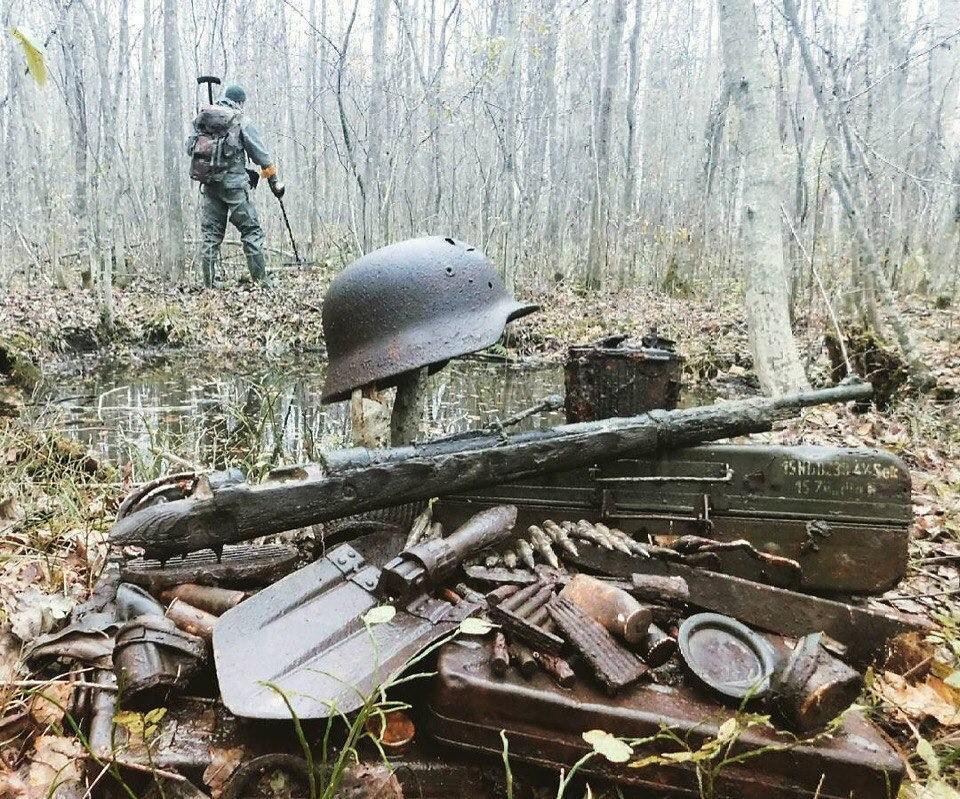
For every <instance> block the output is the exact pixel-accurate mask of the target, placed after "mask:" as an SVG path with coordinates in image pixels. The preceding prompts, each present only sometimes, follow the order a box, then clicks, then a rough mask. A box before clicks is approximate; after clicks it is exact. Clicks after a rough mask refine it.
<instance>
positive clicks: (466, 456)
mask: <svg viewBox="0 0 960 799" xmlns="http://www.w3.org/2000/svg"><path fill="white" fill-rule="evenodd" d="M872 391H873V389H872V386H870V384H869V383H863V382H856V383H850V384H842V385H839V386H834V387H832V388H827V389H821V390H811V391H805V392H801V393H797V394H790V395H786V396H783V397H778V398H775V399H769V398H754V399H748V400H739V401H736V402H728V403H721V404H718V405H709V406H703V407H697V408H683V409H679V410H674V411H662V410H657V411H650V412H649V413H644V414H641V415H639V416H633V417H629V418H620V419H604V420H601V421H597V422H582V423H579V424H568V425H560V426H558V427H554V428H551V429H548V430H534V431H529V432H525V433H518V434H515V435H512V436H505V435H485V434H480V435H470V434H467V435H461V436H454V437H451V438H446V439H438V440H436V441H431V442H425V443H423V444H414V445H411V446H406V447H398V448H394V449H384V450H366V449H362V448H356V449H348V450H341V451H338V452H333V453H330V454H329V455H328V456H326V457H325V458H324V460H323V461H322V462H321V463H318V464H307V465H305V466H298V467H293V468H288V469H281V470H278V471H276V472H274V473H272V474H271V476H270V477H268V479H267V480H265V481H264V482H262V483H259V484H257V485H251V484H249V483H243V482H240V483H230V482H225V483H224V484H222V485H217V486H211V485H210V484H209V483H208V482H202V483H201V487H200V488H199V489H198V490H196V491H195V492H194V494H193V495H192V496H190V497H188V498H186V499H180V500H175V501H171V502H165V503H161V504H157V505H151V506H148V507H145V508H142V509H140V510H137V511H134V512H133V513H130V514H129V515H127V516H124V517H123V518H120V519H118V520H117V522H116V524H115V525H114V526H113V529H112V530H111V532H110V539H111V541H112V543H114V544H116V545H121V546H131V545H132V546H139V547H143V548H144V550H145V551H146V554H147V555H148V556H151V557H158V558H160V559H161V560H162V559H165V558H167V557H170V556H171V555H177V554H184V553H187V552H193V551H196V550H199V549H206V548H210V549H213V550H214V551H215V552H219V551H220V550H221V549H222V548H223V545H224V544H231V543H237V542H240V541H247V540H249V539H252V538H257V537H260V536H264V535H272V534H275V533H281V532H284V531H286V530H293V529H297V528H299V527H306V526H308V525H311V524H316V523H319V522H324V521H330V520H332V519H338V518H342V517H344V516H351V515H353V514H356V513H363V512H365V511H370V510H376V509H379V508H385V507H390V506H392V505H398V504H401V503H405V502H411V501H415V500H423V499H429V498H431V497H435V496H442V495H444V494H450V493H455V492H458V491H465V490H468V489H473V488H480V487H483V486H488V485H494V484H496V483H500V482H504V481H508V480H516V479H519V478H522V477H528V476H532V475H536V474H541V473H546V472H555V471H561V470H564V469H572V468H576V467H578V466H587V465H590V464H594V463H601V462H604V461H608V460H614V459H616V458H621V457H625V456H628V455H631V456H636V455H641V454H646V453H652V452H656V451H660V450H664V449H670V448H674V447H683V446H690V445H693V444H699V443H704V442H707V441H716V440H717V439H721V438H730V437H733V436H740V435H747V434H749V433H760V432H765V431H767V430H770V429H771V427H772V425H773V423H774V422H775V421H778V420H782V419H787V418H790V417H792V416H796V415H798V414H799V412H800V409H801V408H804V407H809V406H812V405H821V404H827V403H836V402H846V401H849V400H862V399H866V398H868V397H869V396H870V395H871V393H872Z"/></svg>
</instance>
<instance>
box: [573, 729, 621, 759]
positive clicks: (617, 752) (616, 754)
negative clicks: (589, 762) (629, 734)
mask: <svg viewBox="0 0 960 799" xmlns="http://www.w3.org/2000/svg"><path fill="white" fill-rule="evenodd" d="M582 737H583V740H584V741H586V742H587V743H588V744H590V746H592V747H593V751H594V752H596V753H597V754H598V755H603V757H605V758H606V759H607V760H609V761H610V762H611V763H626V762H627V761H628V760H629V759H630V757H631V756H632V755H633V749H632V748H631V747H630V744H628V743H627V742H626V741H622V740H620V739H619V738H617V737H616V736H615V735H611V734H610V733H609V732H606V731H604V730H589V731H587V732H585V733H583V736H582Z"/></svg>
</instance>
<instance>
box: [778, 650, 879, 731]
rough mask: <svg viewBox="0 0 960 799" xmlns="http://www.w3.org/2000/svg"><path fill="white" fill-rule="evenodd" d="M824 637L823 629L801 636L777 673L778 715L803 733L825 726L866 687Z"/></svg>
mask: <svg viewBox="0 0 960 799" xmlns="http://www.w3.org/2000/svg"><path fill="white" fill-rule="evenodd" d="M822 638H823V635H822V633H812V634H810V635H807V636H804V637H803V638H801V639H800V640H799V641H798V642H797V644H796V646H795V647H794V649H793V652H791V653H790V656H789V657H788V658H787V661H786V663H785V665H784V666H783V668H782V669H781V670H780V671H779V673H778V674H776V675H775V677H774V683H773V693H774V704H775V706H776V708H777V711H778V715H779V717H780V719H781V720H782V721H783V722H784V723H785V724H787V725H788V726H789V727H790V729H791V730H793V731H794V732H796V733H799V734H800V735H810V734H812V733H815V732H819V731H821V730H823V729H824V728H825V727H826V726H827V724H828V723H829V722H830V721H831V720H832V719H834V718H836V717H837V716H838V715H839V714H840V713H842V712H843V711H844V710H846V709H847V708H848V707H850V705H852V704H853V703H854V701H855V700H856V698H857V697H858V696H859V695H860V691H861V690H862V689H863V676H862V675H861V674H860V673H859V672H858V671H855V670H854V669H853V668H851V667H850V666H848V665H847V664H846V663H844V662H843V661H842V660H840V659H839V658H837V657H834V656H833V655H831V654H830V653H829V652H827V650H826V649H824V648H823V646H821V640H822Z"/></svg>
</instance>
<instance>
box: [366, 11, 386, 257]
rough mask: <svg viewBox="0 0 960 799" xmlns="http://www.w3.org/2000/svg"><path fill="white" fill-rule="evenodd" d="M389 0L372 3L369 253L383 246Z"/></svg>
mask: <svg viewBox="0 0 960 799" xmlns="http://www.w3.org/2000/svg"><path fill="white" fill-rule="evenodd" d="M389 10H390V6H389V2H388V0H373V30H372V32H371V37H372V47H373V64H372V68H371V76H370V102H369V106H368V108H367V162H366V169H365V170H364V183H365V184H366V203H365V204H364V226H363V247H364V251H365V252H366V251H368V250H370V249H372V248H374V247H376V246H378V244H379V243H380V241H379V238H380V233H381V223H380V222H381V220H380V214H381V211H382V209H381V197H382V190H381V189H382V187H381V179H382V164H381V160H382V153H381V149H382V141H383V119H384V102H385V99H386V63H387V54H386V43H387V20H388V12H389Z"/></svg>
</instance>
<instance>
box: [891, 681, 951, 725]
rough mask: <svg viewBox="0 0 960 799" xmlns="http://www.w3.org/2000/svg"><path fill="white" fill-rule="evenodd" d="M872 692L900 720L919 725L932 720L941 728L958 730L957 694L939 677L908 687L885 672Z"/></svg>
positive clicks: (905, 683) (905, 682) (906, 683)
mask: <svg viewBox="0 0 960 799" xmlns="http://www.w3.org/2000/svg"><path fill="white" fill-rule="evenodd" d="M874 691H875V692H876V694H877V695H878V696H879V697H880V698H881V699H883V700H884V701H886V702H888V703H889V704H890V705H892V706H893V709H894V714H895V715H897V716H899V717H900V718H905V719H907V720H909V721H919V722H922V721H925V720H927V719H930V718H932V719H935V720H936V721H937V722H938V723H939V724H941V725H943V726H944V727H960V692H957V691H956V690H955V689H953V688H951V687H950V686H949V685H947V684H946V683H944V681H943V680H941V679H940V678H939V677H934V676H933V675H928V676H927V677H926V679H924V680H923V682H916V683H910V682H908V681H907V680H905V679H904V678H903V677H901V676H900V675H899V674H894V673H893V672H891V671H885V672H884V673H883V675H882V676H881V677H878V678H877V680H876V682H875V683H874Z"/></svg>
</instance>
